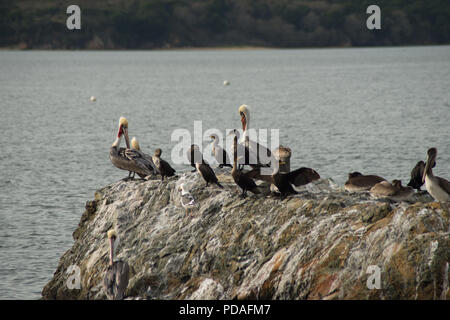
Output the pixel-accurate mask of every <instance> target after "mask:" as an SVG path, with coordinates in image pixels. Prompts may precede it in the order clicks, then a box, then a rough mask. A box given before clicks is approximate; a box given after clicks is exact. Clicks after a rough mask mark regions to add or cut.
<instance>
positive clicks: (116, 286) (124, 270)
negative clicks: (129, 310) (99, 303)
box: [103, 230, 130, 300]
mask: <svg viewBox="0 0 450 320" xmlns="http://www.w3.org/2000/svg"><path fill="white" fill-rule="evenodd" d="M108 239H109V266H108V268H107V270H106V274H105V278H104V279H103V289H104V290H105V292H106V297H107V298H108V299H109V300H122V299H123V298H124V294H125V290H126V289H127V286H128V280H129V278H130V267H129V265H128V263H127V262H126V261H122V260H118V261H114V253H115V250H116V249H117V246H118V245H119V237H118V236H117V233H116V231H115V230H109V231H108Z"/></svg>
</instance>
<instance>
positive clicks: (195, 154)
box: [186, 144, 203, 172]
mask: <svg viewBox="0 0 450 320" xmlns="http://www.w3.org/2000/svg"><path fill="white" fill-rule="evenodd" d="M186 157H187V159H188V161H189V163H190V164H191V166H192V167H193V168H194V170H192V171H191V172H195V171H196V170H197V168H196V166H195V163H196V162H201V161H203V154H202V153H201V152H200V149H199V147H198V145H196V144H191V147H190V148H189V150H188V151H187V152H186Z"/></svg>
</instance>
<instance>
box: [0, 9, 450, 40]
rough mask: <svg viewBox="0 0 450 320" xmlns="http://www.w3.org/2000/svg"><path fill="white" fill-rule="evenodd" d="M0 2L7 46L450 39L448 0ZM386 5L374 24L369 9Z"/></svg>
mask: <svg viewBox="0 0 450 320" xmlns="http://www.w3.org/2000/svg"><path fill="white" fill-rule="evenodd" d="M76 2H77V5H79V7H80V8H81V29H80V30H68V29H67V27H66V19H67V17H68V15H67V13H66V8H67V7H68V6H69V5H70V4H71V2H70V1H66V0H63V1H55V0H42V1H34V0H16V1H10V0H0V47H9V48H29V49H33V48H39V49H101V48H105V49H153V48H183V47H228V46H262V47H282V48H295V47H327V46H390V45H428V44H448V43H450V1H449V0H377V1H375V2H376V3H375V2H374V1H366V0H359V1H352V0H109V1H106V0H96V1H91V0H78V1H76ZM371 4H376V5H378V6H379V7H380V8H381V29H380V30H369V29H368V28H367V26H366V20H367V18H368V17H369V15H368V14H367V13H366V9H367V7H368V6H369V5H371Z"/></svg>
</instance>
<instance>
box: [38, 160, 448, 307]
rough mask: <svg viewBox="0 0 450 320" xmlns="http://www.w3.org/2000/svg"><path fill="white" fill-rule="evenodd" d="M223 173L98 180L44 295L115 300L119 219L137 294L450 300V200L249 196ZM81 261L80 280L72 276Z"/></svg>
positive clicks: (322, 190) (322, 189)
mask: <svg viewBox="0 0 450 320" xmlns="http://www.w3.org/2000/svg"><path fill="white" fill-rule="evenodd" d="M224 170H225V169H224ZM219 172H222V173H223V172H224V171H219ZM218 177H219V180H220V182H221V183H222V184H223V185H224V187H225V188H224V189H219V188H217V187H216V186H209V187H207V188H205V187H204V182H203V180H202V179H201V178H199V177H198V176H197V174H196V173H184V174H182V175H181V176H179V177H172V178H169V179H167V180H166V181H164V182H161V181H159V180H153V181H140V180H136V181H128V182H124V181H119V182H117V183H113V184H111V185H109V186H107V187H105V188H103V189H101V190H98V191H97V192H96V193H95V199H94V200H93V201H88V202H87V204H86V211H85V212H84V214H83V215H82V217H81V221H80V223H79V226H78V228H77V229H76V230H75V232H74V233H73V237H74V240H75V243H74V245H73V247H72V248H71V249H70V250H68V251H67V252H66V253H65V254H64V255H63V256H62V257H61V259H60V262H59V265H58V267H57V270H56V272H55V274H54V277H53V279H52V280H51V281H50V282H49V283H48V284H47V285H46V286H45V287H44V289H43V291H42V297H43V299H105V298H106V295H105V292H104V290H103V288H102V281H103V276H104V274H105V270H106V268H107V263H108V242H107V237H106V232H107V231H108V230H109V229H110V228H112V227H114V228H116V230H117V231H118V235H119V237H120V244H119V247H118V250H117V253H116V257H117V259H122V260H125V261H127V262H128V263H129V265H130V269H131V270H130V282H129V284H128V289H127V291H126V292H125V295H126V296H128V298H132V299H137V298H141V299H449V298H450V290H449V262H450V213H449V207H450V204H448V203H437V202H432V199H431V197H429V196H428V195H427V194H422V195H415V196H414V199H413V200H414V201H411V202H410V203H405V202H403V203H391V202H386V201H380V200H372V199H371V198H370V196H369V195H368V194H365V193H362V194H350V193H347V192H346V191H344V190H343V188H341V187H338V186H337V185H335V184H334V183H333V182H332V181H331V180H327V179H322V180H318V181H315V182H313V183H311V184H309V185H307V186H304V187H302V189H300V193H299V195H296V196H295V197H287V198H285V199H280V198H277V197H271V196H268V194H267V192H265V193H263V194H262V195H258V196H254V195H251V196H249V197H248V198H246V199H241V198H240V197H239V191H238V189H237V187H236V186H235V184H234V183H233V182H232V181H231V180H230V176H229V174H218ZM182 182H184V183H185V184H186V185H187V186H188V187H189V189H190V191H191V193H192V194H193V196H194V197H195V198H196V201H197V209H196V210H194V211H193V217H190V216H186V215H185V211H184V209H183V208H182V207H181V204H180V193H179V192H178V186H179V185H180V184H181V183H182ZM263 190H266V188H263ZM73 265H76V266H78V267H79V271H80V273H79V274H80V280H81V281H80V289H76V288H75V289H69V287H70V286H68V285H67V283H68V280H69V277H70V276H71V274H70V272H69V273H68V270H70V269H69V267H70V266H73ZM378 271H379V272H378ZM378 275H379V276H378Z"/></svg>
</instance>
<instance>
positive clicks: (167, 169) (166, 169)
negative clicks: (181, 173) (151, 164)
mask: <svg viewBox="0 0 450 320" xmlns="http://www.w3.org/2000/svg"><path fill="white" fill-rule="evenodd" d="M159 161H160V165H161V166H162V168H163V170H164V172H165V173H166V175H167V176H168V177H170V176H173V175H174V174H175V169H174V168H172V167H171V166H170V164H169V163H168V162H167V161H165V160H163V159H159Z"/></svg>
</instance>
